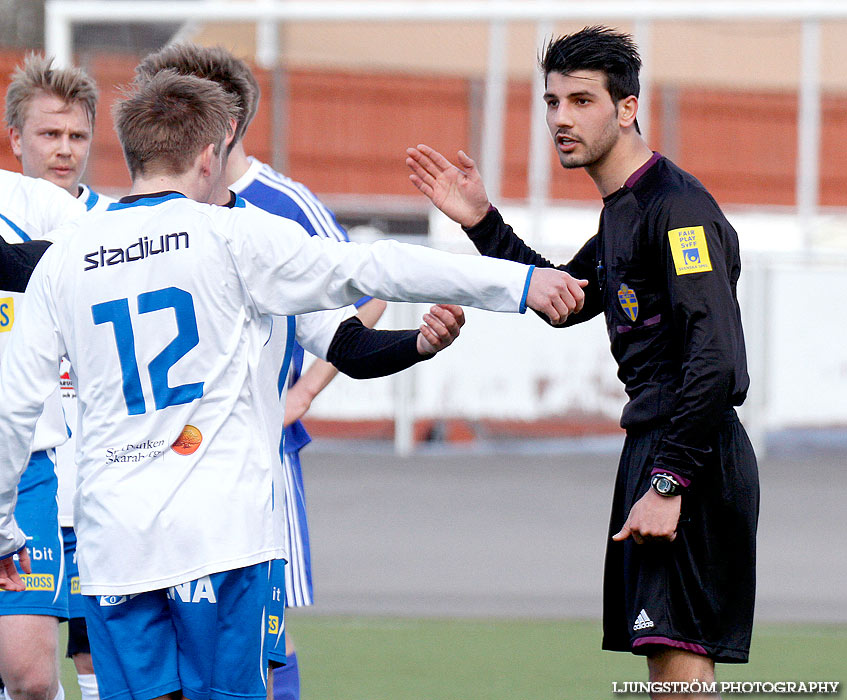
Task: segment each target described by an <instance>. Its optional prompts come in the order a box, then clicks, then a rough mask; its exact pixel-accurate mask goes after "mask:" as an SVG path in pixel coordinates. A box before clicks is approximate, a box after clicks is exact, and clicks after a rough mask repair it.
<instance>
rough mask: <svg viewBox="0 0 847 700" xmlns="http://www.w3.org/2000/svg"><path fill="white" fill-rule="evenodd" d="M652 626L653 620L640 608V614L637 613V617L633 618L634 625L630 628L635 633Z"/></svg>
mask: <svg viewBox="0 0 847 700" xmlns="http://www.w3.org/2000/svg"><path fill="white" fill-rule="evenodd" d="M654 626H655V625H653V620H651V619H650V618H649V617H648V616H647V611H646V610H644V608H641V612H640V613H638V617H636V618H635V624H634V625H633V626H632V629H633V630H634V631H636V632H637V631H638V630H644V629H647V628H648V627H654Z"/></svg>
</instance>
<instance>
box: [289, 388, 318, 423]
mask: <svg viewBox="0 0 847 700" xmlns="http://www.w3.org/2000/svg"><path fill="white" fill-rule="evenodd" d="M298 384H299V382H298V383H296V384H294V386H293V387H291V388H290V389H289V390H288V393H287V394H286V395H285V417H284V418H283V419H282V427H283V428H287V427H288V426H289V425H291V424H292V423H293V422H294V421H296V420H300V419H301V418H302V417H303V416H305V415H306V412H307V411H308V410H309V408H310V407H311V405H312V396H311V395H310V394H309V392H308V391H305V390H298V389H297V385H298Z"/></svg>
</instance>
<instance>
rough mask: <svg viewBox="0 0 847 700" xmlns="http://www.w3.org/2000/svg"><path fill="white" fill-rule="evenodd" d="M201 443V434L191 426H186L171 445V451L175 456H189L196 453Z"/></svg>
mask: <svg viewBox="0 0 847 700" xmlns="http://www.w3.org/2000/svg"><path fill="white" fill-rule="evenodd" d="M201 442H203V434H202V433H201V432H200V431H199V430H198V429H197V428H195V427H194V426H193V425H186V426H185V427H184V428H183V429H182V432H181V433H180V434H179V437H178V438H177V439H176V441H175V442H174V444H173V445H171V449H172V450H173V451H174V452H176V453H177V454H181V455H190V454H194V453H195V452H196V451H197V448H198V447H200V443H201Z"/></svg>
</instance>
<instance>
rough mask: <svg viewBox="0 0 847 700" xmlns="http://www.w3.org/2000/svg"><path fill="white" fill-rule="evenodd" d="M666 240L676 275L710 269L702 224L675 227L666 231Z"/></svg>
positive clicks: (710, 262) (708, 270)
mask: <svg viewBox="0 0 847 700" xmlns="http://www.w3.org/2000/svg"><path fill="white" fill-rule="evenodd" d="M668 240H669V241H670V244H671V254H672V255H673V264H674V267H675V268H676V274H677V275H690V274H692V273H693V272H710V271H711V269H712V261H711V260H710V259H709V247H708V245H707V244H706V232H705V230H704V229H703V227H702V226H689V227H687V228H675V229H673V230H672V231H668Z"/></svg>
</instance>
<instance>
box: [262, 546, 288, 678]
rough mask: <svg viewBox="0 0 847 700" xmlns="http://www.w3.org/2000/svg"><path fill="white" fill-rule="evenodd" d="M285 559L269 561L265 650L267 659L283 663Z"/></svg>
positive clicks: (284, 658) (284, 659)
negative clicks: (269, 583)
mask: <svg viewBox="0 0 847 700" xmlns="http://www.w3.org/2000/svg"><path fill="white" fill-rule="evenodd" d="M287 568H288V567H287V566H286V565H285V559H274V560H273V561H272V562H271V591H270V600H269V602H268V628H267V634H268V638H267V642H266V646H267V650H268V660H269V661H274V662H275V663H278V664H284V663H285V661H286V657H285V608H286V603H287V601H286V592H285V584H284V581H285V569H287Z"/></svg>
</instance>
